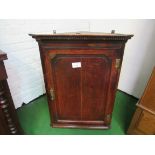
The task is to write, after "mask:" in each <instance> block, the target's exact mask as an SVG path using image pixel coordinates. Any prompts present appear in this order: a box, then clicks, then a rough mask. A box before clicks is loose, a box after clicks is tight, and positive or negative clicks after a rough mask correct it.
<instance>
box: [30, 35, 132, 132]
mask: <svg viewBox="0 0 155 155" xmlns="http://www.w3.org/2000/svg"><path fill="white" fill-rule="evenodd" d="M30 36H32V37H33V38H35V39H36V40H37V42H38V44H39V49H40V55H41V62H42V67H43V73H44V81H45V86H46V92H47V97H48V105H49V111H50V116H51V125H52V127H63V128H91V129H108V128H109V127H110V122H111V117H112V111H113V106H114V100H115V93H116V89H117V83H118V79H119V73H120V68H121V63H122V58H123V53H124V47H125V43H126V42H127V40H128V39H130V38H131V37H132V36H133V35H123V34H115V33H114V34H113V33H93V32H76V33H61V34H60V33H59V34H30Z"/></svg>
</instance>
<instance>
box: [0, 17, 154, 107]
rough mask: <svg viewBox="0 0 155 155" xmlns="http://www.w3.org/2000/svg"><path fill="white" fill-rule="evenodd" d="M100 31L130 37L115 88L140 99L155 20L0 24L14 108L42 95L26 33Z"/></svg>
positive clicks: (37, 61)
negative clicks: (114, 31) (114, 32)
mask: <svg viewBox="0 0 155 155" xmlns="http://www.w3.org/2000/svg"><path fill="white" fill-rule="evenodd" d="M53 29H56V30H57V32H66V31H67V32H69V31H72V32H73V31H101V32H110V31H111V30H112V29H115V30H116V32H118V33H132V34H134V35H135V36H134V37H133V38H132V39H131V40H129V41H128V42H127V45H126V49H125V54H124V61H123V66H122V70H121V76H120V81H119V86H118V88H119V89H121V90H122V91H125V92H127V93H129V94H131V95H134V96H136V97H140V96H141V95H142V92H143V90H144V88H145V85H146V83H147V80H148V78H149V76H150V73H151V70H152V68H153V66H154V64H155V61H154V60H155V50H154V49H155V43H154V42H155V41H154V40H155V20H0V49H1V50H3V51H4V52H6V53H7V54H8V58H9V59H8V60H7V61H5V64H6V69H7V73H8V76H9V78H8V82H9V86H10V89H11V93H12V96H13V100H14V103H15V106H16V108H17V107H20V106H21V104H22V103H23V102H24V103H28V102H29V101H31V100H33V99H34V98H36V97H38V96H40V95H42V94H43V93H44V92H45V88H44V82H43V75H42V69H41V63H40V56H39V49H38V45H37V43H36V41H35V40H34V39H32V38H31V37H30V36H28V33H44V32H45V33H52V30H53Z"/></svg>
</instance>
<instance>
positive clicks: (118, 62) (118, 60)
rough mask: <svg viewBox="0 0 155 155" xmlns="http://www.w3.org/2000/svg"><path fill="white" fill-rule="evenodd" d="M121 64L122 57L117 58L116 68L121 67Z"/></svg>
mask: <svg viewBox="0 0 155 155" xmlns="http://www.w3.org/2000/svg"><path fill="white" fill-rule="evenodd" d="M120 65H121V59H116V64H115V67H116V69H119V68H120Z"/></svg>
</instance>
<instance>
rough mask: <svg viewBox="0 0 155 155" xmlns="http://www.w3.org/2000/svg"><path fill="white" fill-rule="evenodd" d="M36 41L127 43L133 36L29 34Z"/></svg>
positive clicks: (98, 33) (82, 33)
mask: <svg viewBox="0 0 155 155" xmlns="http://www.w3.org/2000/svg"><path fill="white" fill-rule="evenodd" d="M29 35H30V36H32V38H35V39H36V40H38V41H39V40H113V41H115V40H119V41H121V40H122V41H127V40H128V39H130V38H131V37H133V35H132V34H117V33H101V32H68V33H56V34H29Z"/></svg>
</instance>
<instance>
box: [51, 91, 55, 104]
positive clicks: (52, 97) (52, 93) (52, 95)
mask: <svg viewBox="0 0 155 155" xmlns="http://www.w3.org/2000/svg"><path fill="white" fill-rule="evenodd" d="M50 96H51V100H52V101H54V100H55V93H54V90H53V88H51V89H50Z"/></svg>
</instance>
